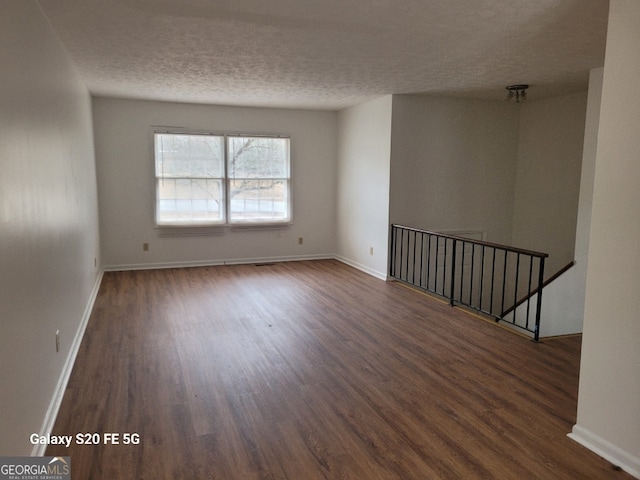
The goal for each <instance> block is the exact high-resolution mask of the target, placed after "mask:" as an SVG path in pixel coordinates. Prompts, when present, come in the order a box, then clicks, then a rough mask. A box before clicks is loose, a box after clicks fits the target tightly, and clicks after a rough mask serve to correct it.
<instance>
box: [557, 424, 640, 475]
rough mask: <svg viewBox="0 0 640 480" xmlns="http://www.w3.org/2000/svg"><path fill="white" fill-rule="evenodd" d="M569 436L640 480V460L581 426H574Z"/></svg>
mask: <svg viewBox="0 0 640 480" xmlns="http://www.w3.org/2000/svg"><path fill="white" fill-rule="evenodd" d="M567 436H568V437H569V438H571V439H572V440H574V441H576V442H578V443H579V444H581V445H582V446H584V447H586V448H588V449H589V450H591V451H592V452H593V453H595V454H597V455H600V456H601V457H602V458H604V459H605V460H607V461H609V462H611V463H612V464H613V465H615V466H617V467H620V468H621V469H622V470H624V471H625V472H627V473H628V474H630V475H632V476H634V477H635V478H639V479H640V458H638V457H636V456H634V455H632V454H631V453H629V452H626V451H624V450H622V449H621V448H620V447H617V446H616V445H614V444H613V443H611V442H609V441H608V440H605V439H604V438H602V437H600V436H598V435H596V434H595V433H593V432H591V431H590V430H588V429H586V428H584V427H581V426H580V425H574V426H573V429H572V431H571V433H569V434H567Z"/></svg>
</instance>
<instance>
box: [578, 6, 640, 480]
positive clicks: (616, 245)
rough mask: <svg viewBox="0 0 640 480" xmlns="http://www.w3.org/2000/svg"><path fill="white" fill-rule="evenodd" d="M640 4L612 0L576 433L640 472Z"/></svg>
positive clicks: (624, 466) (592, 218)
mask: <svg viewBox="0 0 640 480" xmlns="http://www.w3.org/2000/svg"><path fill="white" fill-rule="evenodd" d="M638 25H640V2H638V1H637V0H611V3H610V10H609V27H608V34H607V48H606V54H605V65H604V76H603V83H602V103H601V110H600V127H599V131H598V145H597V154H596V165H595V180H594V185H593V204H592V216H591V230H590V238H589V263H588V267H587V290H586V301H585V310H584V334H583V340H582V360H581V365H580V386H579V394H578V416H577V424H576V425H575V426H574V428H573V432H572V435H571V436H572V438H574V439H576V440H577V441H579V442H581V443H583V444H584V445H586V446H587V447H589V448H591V449H592V450H594V451H596V452H597V453H599V454H601V455H603V456H604V457H605V458H608V459H610V460H611V461H612V462H614V463H615V464H617V465H620V466H622V467H623V468H624V469H626V470H627V471H629V472H630V473H632V474H633V475H635V476H636V477H638V478H640V321H639V318H638V292H639V291H640V274H639V272H640V248H638V245H639V243H638V238H640V215H639V214H638V205H640V153H639V152H640V135H639V128H640V90H638V89H637V88H635V82H636V80H637V79H638V78H640V49H638V45H640V29H638Z"/></svg>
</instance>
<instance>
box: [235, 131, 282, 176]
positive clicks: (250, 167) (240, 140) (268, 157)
mask: <svg viewBox="0 0 640 480" xmlns="http://www.w3.org/2000/svg"><path fill="white" fill-rule="evenodd" d="M288 177H289V139H288V138H266V137H229V178H288Z"/></svg>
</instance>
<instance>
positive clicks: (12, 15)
mask: <svg viewBox="0 0 640 480" xmlns="http://www.w3.org/2000/svg"><path fill="white" fill-rule="evenodd" d="M0 19H1V20H0V22H1V28H0V58H2V74H0V322H1V332H2V333H1V334H0V455H3V456H6V455H29V454H30V453H31V452H32V448H33V445H31V444H30V442H29V435H30V434H31V433H34V432H40V431H41V429H46V424H47V423H50V422H52V421H53V420H54V416H55V413H56V412H55V411H52V410H51V408H53V404H54V403H55V398H54V397H55V395H57V394H61V392H60V391H59V390H57V389H58V388H59V387H60V386H61V385H60V384H59V383H58V382H59V379H60V378H61V377H62V376H64V374H65V372H67V373H68V369H69V368H70V366H71V365H70V364H69V363H67V360H68V359H69V358H70V355H71V354H72V343H73V341H74V339H77V338H78V336H79V334H80V333H81V331H80V330H81V327H82V324H83V321H84V320H86V318H87V313H88V312H87V311H86V308H87V307H88V304H89V303H90V298H91V297H92V294H93V292H94V287H95V285H96V281H97V279H98V277H99V265H100V263H99V262H100V256H99V243H98V237H99V235H98V220H97V218H98V212H97V197H96V178H95V163H94V155H93V136H92V130H91V103H90V98H89V94H88V92H87V90H86V88H85V87H84V85H83V84H82V82H81V81H80V79H79V77H78V75H77V73H76V71H75V68H74V66H73V65H72V64H71V62H70V61H69V59H68V58H67V56H66V54H65V52H64V51H63V49H62V48H61V46H60V45H59V43H58V40H57V37H56V36H55V35H54V34H53V33H52V32H51V30H50V28H49V25H48V23H47V20H46V19H45V18H44V16H43V15H42V13H41V11H40V8H39V6H38V4H37V3H36V2H34V1H26V0H4V1H2V2H0ZM57 330H59V331H60V336H61V349H60V352H59V353H56V346H55V332H56V331H57ZM52 399H53V400H52ZM49 426H50V425H49ZM70 433H71V432H70Z"/></svg>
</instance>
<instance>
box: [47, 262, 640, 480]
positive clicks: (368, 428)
mask: <svg viewBox="0 0 640 480" xmlns="http://www.w3.org/2000/svg"><path fill="white" fill-rule="evenodd" d="M580 343H581V339H580V337H569V338H559V339H553V340H544V341H543V342H541V343H539V344H535V343H534V342H532V341H530V340H528V339H525V338H523V337H521V336H519V335H515V334H513V333H510V332H507V331H505V330H503V329H500V328H496V327H495V326H494V325H491V324H489V323H487V322H484V321H481V320H478V319H477V318H474V317H473V316H471V315H469V314H467V313H465V312H463V311H461V310H458V309H453V308H451V307H449V306H448V305H446V304H444V303H442V302H440V301H438V300H435V299H433V298H430V297H427V296H425V295H423V294H421V293H418V292H415V291H413V290H409V289H408V288H406V287H404V286H402V285H400V284H398V283H387V282H383V281H380V280H378V279H375V278H373V277H370V276H368V275H365V274H363V273H361V272H359V271H357V270H354V269H352V268H350V267H348V266H346V265H344V264H341V263H339V262H337V261H310V262H290V263H281V264H273V265H263V266H255V265H238V266H222V267H203V268H189V269H186V268H185V269H167V270H150V271H132V272H112V273H106V274H105V275H104V279H103V283H102V286H101V288H100V292H99V295H98V298H97V300H96V303H95V307H94V311H93V314H92V316H91V319H90V322H89V324H88V327H87V330H86V334H85V337H84V340H83V342H82V345H81V347H80V351H79V354H78V357H77V361H76V364H75V367H74V370H73V373H72V375H71V379H70V382H69V385H68V389H67V391H66V393H65V397H64V399H63V403H62V407H61V409H60V412H59V415H58V418H57V422H56V425H55V427H54V432H53V433H54V434H57V435H74V436H75V435H76V434H78V433H94V432H95V433H98V434H99V436H100V438H101V440H100V442H99V444H98V445H78V444H77V442H75V441H74V442H73V443H72V445H71V447H70V448H66V447H59V446H57V447H53V446H52V447H49V448H48V450H47V455H65V456H67V455H68V456H70V457H71V463H72V478H74V479H76V480H80V479H99V478H103V479H165V478H166V479H182V478H183V479H224V480H235V479H241V480H244V479H247V480H249V479H294V480H312V479H357V480H374V479H403V480H407V479H440V478H441V479H457V478H460V479H476V478H483V479H571V480H574V479H600V478H603V479H608V478H612V479H628V478H631V477H630V476H628V475H626V474H625V473H624V472H620V471H616V470H614V469H613V467H612V466H611V465H610V464H609V463H608V462H606V461H605V460H603V459H601V458H600V457H598V456H596V455H595V454H593V453H591V452H590V451H588V450H587V449H585V448H583V447H582V446H580V445H579V444H577V443H575V442H573V441H572V440H570V439H569V438H567V436H566V434H567V433H568V432H569V431H570V430H571V427H572V426H573V424H574V422H575V414H576V402H577V390H578V370H579V360H580ZM112 432H113V433H119V434H120V440H121V441H122V440H123V434H125V433H130V434H134V433H135V434H138V435H139V436H140V442H139V444H137V445H123V444H119V445H105V444H104V441H103V438H104V433H112Z"/></svg>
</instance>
